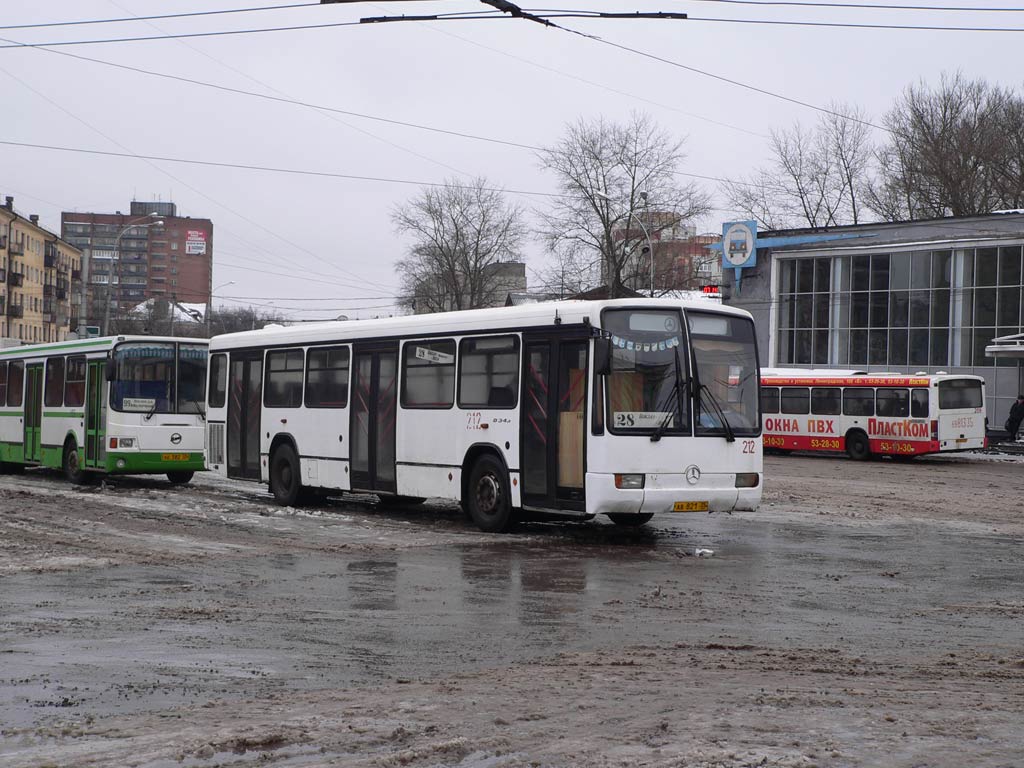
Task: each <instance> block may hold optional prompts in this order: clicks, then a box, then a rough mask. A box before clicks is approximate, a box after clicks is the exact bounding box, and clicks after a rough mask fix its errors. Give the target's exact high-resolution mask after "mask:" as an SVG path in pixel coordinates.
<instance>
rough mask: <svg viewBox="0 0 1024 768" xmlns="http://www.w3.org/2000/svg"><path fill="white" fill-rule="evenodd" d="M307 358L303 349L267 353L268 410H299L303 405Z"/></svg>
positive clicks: (265, 396) (266, 399)
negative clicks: (304, 368) (303, 376)
mask: <svg viewBox="0 0 1024 768" xmlns="http://www.w3.org/2000/svg"><path fill="white" fill-rule="evenodd" d="M304 362H305V356H304V355H303V352H302V350H301V349H282V350H280V351H279V352H268V353H267V376H266V382H267V386H266V388H265V389H264V402H263V404H264V405H265V406H266V407H267V408H298V407H299V406H301V405H302V371H303V367H304Z"/></svg>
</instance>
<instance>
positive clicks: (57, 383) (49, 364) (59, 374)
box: [43, 357, 64, 408]
mask: <svg viewBox="0 0 1024 768" xmlns="http://www.w3.org/2000/svg"><path fill="white" fill-rule="evenodd" d="M43 402H44V403H45V404H46V407H47V408H60V407H61V406H62V405H64V358H63V357H51V358H50V359H49V360H47V361H46V391H45V393H44V395H43Z"/></svg>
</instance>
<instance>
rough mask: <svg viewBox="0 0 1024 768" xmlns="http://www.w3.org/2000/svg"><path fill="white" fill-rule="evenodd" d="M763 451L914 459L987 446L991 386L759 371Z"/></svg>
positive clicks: (945, 378)
mask: <svg viewBox="0 0 1024 768" xmlns="http://www.w3.org/2000/svg"><path fill="white" fill-rule="evenodd" d="M761 409H762V411H763V415H764V447H765V448H766V449H770V450H778V451H783V452H788V451H794V450H795V451H846V453H847V454H848V455H849V456H850V458H853V459H857V460H864V459H867V458H869V457H871V456H872V455H883V456H893V457H896V458H913V457H914V456H921V455H923V454H928V453H939V452H945V451H969V450H973V449H977V448H984V447H985V446H986V445H987V442H986V437H985V426H986V419H985V380H984V379H982V378H981V377H980V376H962V375H953V374H935V375H926V374H913V375H906V374H890V373H864V372H861V371H828V370H819V371H797V370H791V371H790V370H786V369H779V370H767V369H766V370H764V371H762V372H761Z"/></svg>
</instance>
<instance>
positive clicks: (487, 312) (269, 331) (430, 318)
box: [210, 299, 750, 349]
mask: <svg viewBox="0 0 1024 768" xmlns="http://www.w3.org/2000/svg"><path fill="white" fill-rule="evenodd" d="M624 308H638V309H670V308H671V309H679V308H682V309H689V310H700V311H704V312H714V313H719V314H724V315H732V316H734V317H745V318H747V319H750V313H749V312H746V311H745V310H742V309H738V308H736V307H728V306H722V305H720V304H712V303H710V302H705V301H680V300H677V299H612V300H608V301H577V300H570V301H551V302H541V303H537V304H526V305H522V306H517V307H494V308H490V309H469V310H462V311H456V312H436V313H432V314H426V315H403V316H401V317H388V318H379V319H375V320H332V321H327V322H324V323H315V324H314V323H309V324H303V325H293V326H274V325H271V326H267V327H266V328H263V329H261V330H257V331H242V332H240V333H228V334H223V335H220V336H214V337H213V338H212V339H210V348H211V349H238V348H243V347H263V346H277V345H288V344H315V343H318V342H330V341H345V340H349V339H360V338H377V337H415V336H420V335H422V336H433V335H441V334H465V333H473V332H483V333H497V332H501V331H506V332H513V331H516V330H520V329H524V328H531V327H550V326H554V325H557V324H560V323H563V324H566V325H577V324H581V323H583V322H591V323H594V324H595V325H598V324H599V322H600V317H601V311H602V310H604V309H624Z"/></svg>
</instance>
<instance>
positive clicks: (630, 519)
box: [608, 512, 654, 528]
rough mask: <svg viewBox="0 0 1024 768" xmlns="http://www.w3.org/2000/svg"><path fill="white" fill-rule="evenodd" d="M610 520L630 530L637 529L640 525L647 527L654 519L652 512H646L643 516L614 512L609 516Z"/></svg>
mask: <svg viewBox="0 0 1024 768" xmlns="http://www.w3.org/2000/svg"><path fill="white" fill-rule="evenodd" d="M608 517H609V519H611V521H612V522H613V523H615V524H616V525H624V526H627V527H630V528H636V527H637V526H640V525H646V524H647V523H649V522H651V518H652V517H654V514H653V513H652V512H645V513H643V514H629V513H626V512H613V513H611V514H609V515H608Z"/></svg>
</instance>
